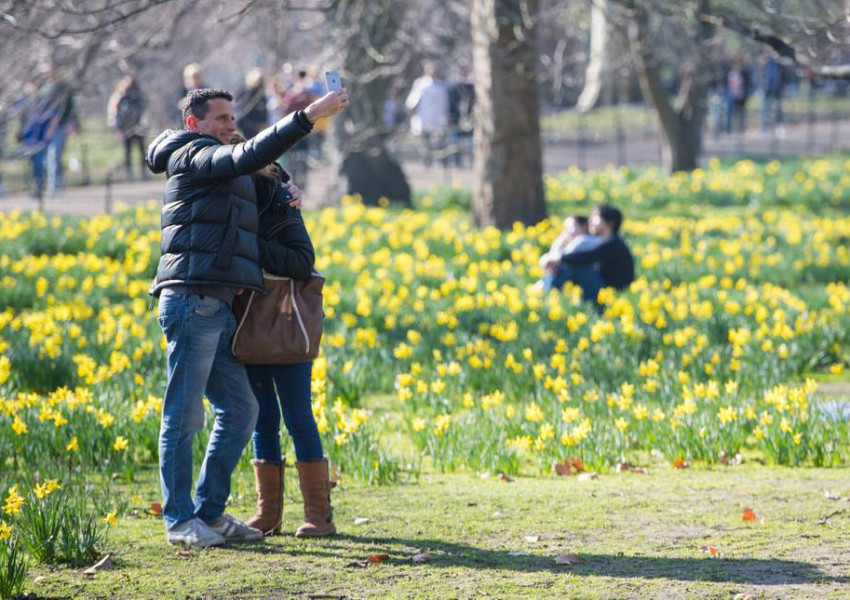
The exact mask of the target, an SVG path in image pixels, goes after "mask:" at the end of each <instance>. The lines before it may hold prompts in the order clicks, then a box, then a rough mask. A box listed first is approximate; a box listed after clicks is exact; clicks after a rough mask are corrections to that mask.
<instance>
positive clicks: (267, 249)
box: [259, 209, 316, 279]
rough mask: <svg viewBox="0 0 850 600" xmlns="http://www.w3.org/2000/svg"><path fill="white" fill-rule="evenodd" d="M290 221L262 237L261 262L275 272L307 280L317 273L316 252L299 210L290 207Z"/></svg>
mask: <svg viewBox="0 0 850 600" xmlns="http://www.w3.org/2000/svg"><path fill="white" fill-rule="evenodd" d="M286 219H287V220H288V221H289V224H288V225H287V226H286V227H284V228H283V229H282V230H281V231H280V232H279V233H277V234H275V235H273V236H271V239H260V244H259V246H260V265H261V266H262V268H263V269H264V270H266V271H268V272H269V273H271V274H272V275H277V276H278V277H292V278H293V279H307V278H308V277H310V275H311V274H312V273H313V267H314V265H315V263H316V252H315V250H314V249H313V242H312V241H311V240H310V234H309V233H307V228H306V227H305V225H304V220H303V219H302V218H301V214H300V212H299V211H297V210H295V209H289V210H287V213H286Z"/></svg>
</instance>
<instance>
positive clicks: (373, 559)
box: [366, 554, 390, 564]
mask: <svg viewBox="0 0 850 600" xmlns="http://www.w3.org/2000/svg"><path fill="white" fill-rule="evenodd" d="M389 557H390V555H389V554H370V555H369V556H368V557H367V559H366V560H368V561H369V562H370V563H372V564H374V563H380V562H384V561H385V560H387V559H388V558H389Z"/></svg>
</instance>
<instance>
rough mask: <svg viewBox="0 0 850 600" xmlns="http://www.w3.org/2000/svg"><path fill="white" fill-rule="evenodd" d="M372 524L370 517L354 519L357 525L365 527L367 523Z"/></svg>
mask: <svg viewBox="0 0 850 600" xmlns="http://www.w3.org/2000/svg"><path fill="white" fill-rule="evenodd" d="M371 522H372V519H370V518H369V517H357V518H356V519H354V524H355V525H365V524H366V523H371Z"/></svg>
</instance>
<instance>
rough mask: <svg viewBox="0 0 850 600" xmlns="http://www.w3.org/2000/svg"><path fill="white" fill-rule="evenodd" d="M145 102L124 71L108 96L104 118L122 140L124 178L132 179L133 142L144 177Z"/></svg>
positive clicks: (133, 81)
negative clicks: (121, 77) (137, 151)
mask: <svg viewBox="0 0 850 600" xmlns="http://www.w3.org/2000/svg"><path fill="white" fill-rule="evenodd" d="M146 106H147V102H146V100H145V96H144V94H142V90H141V88H140V87H139V84H138V82H137V81H136V79H135V77H133V76H132V75H127V76H126V77H124V78H123V79H121V81H119V82H118V85H117V86H116V87H115V91H114V92H113V93H112V96H110V98H109V105H108V110H107V119H108V122H109V125H110V126H111V127H114V128H115V129H117V130H118V133H119V134H120V136H121V140H122V141H123V142H124V170H125V171H126V173H127V180H128V181H132V179H133V158H132V152H133V146H136V147H137V148H138V149H139V166H140V167H141V170H140V173H141V177H142V179H147V173H148V170H147V169H146V168H145V138H144V121H143V117H144V114H145V107H146Z"/></svg>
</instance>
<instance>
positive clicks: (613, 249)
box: [547, 204, 635, 302]
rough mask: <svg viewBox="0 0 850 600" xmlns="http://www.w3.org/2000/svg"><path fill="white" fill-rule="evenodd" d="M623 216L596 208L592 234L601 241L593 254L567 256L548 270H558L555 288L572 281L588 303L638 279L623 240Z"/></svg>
mask: <svg viewBox="0 0 850 600" xmlns="http://www.w3.org/2000/svg"><path fill="white" fill-rule="evenodd" d="M622 224H623V213H621V212H620V210H619V209H618V208H616V207H614V206H611V205H610V204H602V205H601V206H597V207H596V208H595V209H594V211H593V213H592V214H591V216H590V233H591V235H594V236H597V237H598V238H600V239H599V242H598V245H597V246H596V247H595V248H593V249H591V250H583V251H578V252H571V253H568V254H565V255H564V256H563V257H561V259H560V260H559V261H552V262H550V263H549V264H548V265H547V266H548V267H550V268H551V267H555V268H557V272H556V274H555V278H554V282H553V287H556V288H560V287H561V286H563V285H564V283H565V282H566V281H572V282H573V283H575V284H576V285H578V286H579V287H580V288H581V290H582V296H583V297H584V299H585V300H590V301H592V302H596V298H597V296H598V295H599V290H601V289H602V288H604V287H612V288H614V289H616V290H623V289H626V288H627V287H629V285H631V283H632V281H634V278H635V263H634V259H633V258H632V253H631V251H630V250H629V247H628V246H627V245H626V243H625V242H624V241H623V238H621V237H620V226H621V225H622Z"/></svg>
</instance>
